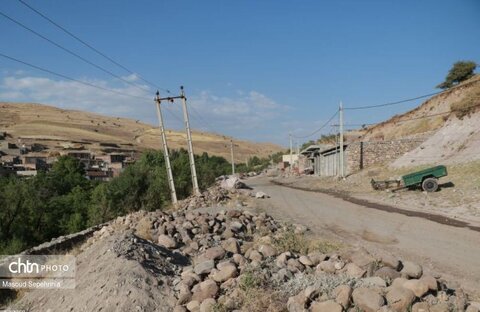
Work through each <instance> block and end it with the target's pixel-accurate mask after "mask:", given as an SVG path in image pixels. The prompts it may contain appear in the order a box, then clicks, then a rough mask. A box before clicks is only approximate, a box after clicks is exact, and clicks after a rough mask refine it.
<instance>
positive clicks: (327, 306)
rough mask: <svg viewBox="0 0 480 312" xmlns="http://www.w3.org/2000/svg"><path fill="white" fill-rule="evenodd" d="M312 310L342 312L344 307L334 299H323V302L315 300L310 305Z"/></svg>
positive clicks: (314, 311)
mask: <svg viewBox="0 0 480 312" xmlns="http://www.w3.org/2000/svg"><path fill="white" fill-rule="evenodd" d="M310 311H311V312H342V311H343V308H342V306H341V305H339V304H338V303H336V302H335V301H333V300H328V301H323V302H314V303H312V305H311V306H310Z"/></svg>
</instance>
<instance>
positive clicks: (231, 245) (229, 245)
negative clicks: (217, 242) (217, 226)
mask: <svg viewBox="0 0 480 312" xmlns="http://www.w3.org/2000/svg"><path fill="white" fill-rule="evenodd" d="M222 247H223V249H225V251H227V252H231V253H233V254H238V253H240V245H239V243H238V241H237V240H236V239H235V238H234V237H230V238H228V239H226V240H224V241H223V242H222Z"/></svg>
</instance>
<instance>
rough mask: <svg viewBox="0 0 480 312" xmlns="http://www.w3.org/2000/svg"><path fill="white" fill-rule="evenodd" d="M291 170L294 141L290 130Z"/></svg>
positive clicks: (291, 166)
mask: <svg viewBox="0 0 480 312" xmlns="http://www.w3.org/2000/svg"><path fill="white" fill-rule="evenodd" d="M289 136H290V172H291V171H292V170H293V141H292V133H291V132H290V134H289Z"/></svg>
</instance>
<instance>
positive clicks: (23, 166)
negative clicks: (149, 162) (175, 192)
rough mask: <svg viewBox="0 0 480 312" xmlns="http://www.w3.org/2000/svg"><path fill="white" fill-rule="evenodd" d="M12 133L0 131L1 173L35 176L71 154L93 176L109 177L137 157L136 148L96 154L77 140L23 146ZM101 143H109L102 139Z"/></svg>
mask: <svg viewBox="0 0 480 312" xmlns="http://www.w3.org/2000/svg"><path fill="white" fill-rule="evenodd" d="M9 137H10V136H9V134H8V132H3V133H0V155H1V156H0V176H8V175H12V174H13V175H17V176H21V177H28V176H34V175H36V174H37V172H38V171H39V170H43V171H48V170H49V169H51V167H52V165H53V163H54V162H55V161H56V160H57V159H58V157H60V156H70V157H72V158H75V159H77V160H78V161H79V162H80V163H82V164H83V166H84V169H85V172H86V177H87V178H88V179H89V180H93V181H109V180H110V179H111V178H113V177H118V176H119V175H120V173H121V172H122V169H123V168H125V166H127V165H128V164H131V163H133V162H134V161H135V154H134V151H133V150H132V151H131V153H130V154H126V153H115V152H113V153H107V154H95V153H92V152H90V151H89V150H85V149H83V146H82V145H81V144H78V143H77V144H72V145H73V146H65V147H63V148H62V149H60V150H57V151H53V152H52V151H49V150H48V149H47V148H46V147H45V146H43V145H42V144H39V143H33V144H31V145H26V144H22V145H21V146H20V147H19V146H18V143H17V144H15V143H10V142H11V140H9ZM100 145H101V146H102V145H103V146H105V144H102V143H100ZM106 145H108V144H106ZM110 147H112V146H110Z"/></svg>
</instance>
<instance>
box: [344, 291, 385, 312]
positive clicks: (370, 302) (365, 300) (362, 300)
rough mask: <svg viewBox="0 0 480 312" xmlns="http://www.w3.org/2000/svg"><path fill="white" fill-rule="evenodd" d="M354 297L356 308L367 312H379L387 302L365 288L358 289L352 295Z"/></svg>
mask: <svg viewBox="0 0 480 312" xmlns="http://www.w3.org/2000/svg"><path fill="white" fill-rule="evenodd" d="M352 297H353V302H354V303H355V306H357V307H358V308H360V310H361V311H365V312H377V310H378V309H380V308H381V307H382V306H383V305H385V300H384V299H383V297H382V296H380V295H379V294H378V293H377V292H375V291H374V290H371V289H369V288H365V287H360V288H356V289H355V290H354V291H353V293H352Z"/></svg>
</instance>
